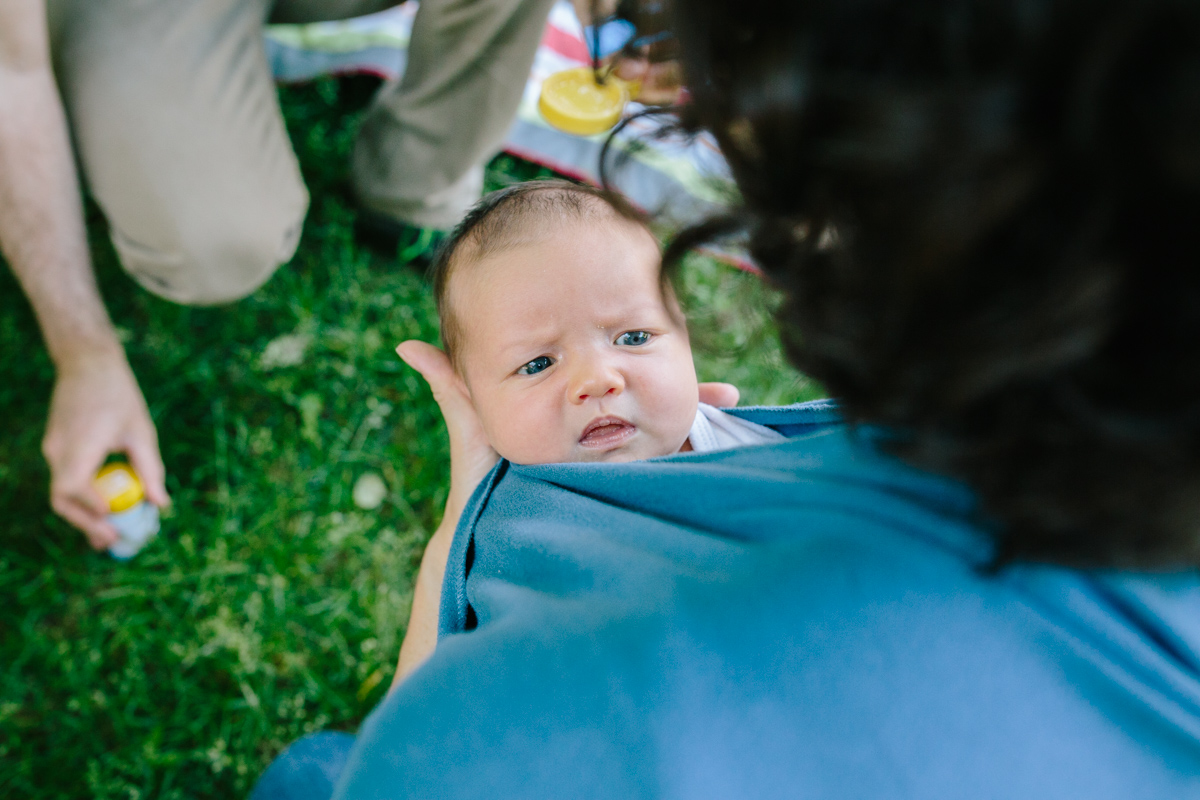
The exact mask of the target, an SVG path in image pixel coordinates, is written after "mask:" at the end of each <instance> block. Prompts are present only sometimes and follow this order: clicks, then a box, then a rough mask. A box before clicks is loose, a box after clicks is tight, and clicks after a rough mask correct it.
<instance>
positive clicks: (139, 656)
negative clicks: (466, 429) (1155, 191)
mask: <svg viewBox="0 0 1200 800" xmlns="http://www.w3.org/2000/svg"><path fill="white" fill-rule="evenodd" d="M281 95H282V98H283V104H284V110H285V116H286V118H287V121H288V124H289V128H290V130H291V132H292V136H293V140H294V142H295V145H296V149H297V152H298V154H299V155H300V160H301V164H302V166H303V168H304V171H305V177H306V180H307V181H308V183H309V187H310V190H311V192H312V197H313V203H312V210H311V211H310V213H309V217H308V220H307V223H306V225H305V230H304V238H303V240H302V242H301V245H300V249H299V252H298V253H297V255H296V257H295V259H294V260H293V261H292V263H291V264H289V265H288V266H286V267H285V268H283V269H282V270H280V272H279V274H278V275H277V276H276V277H275V278H273V279H272V280H271V281H270V282H269V283H268V284H267V285H266V286H265V287H264V288H263V289H262V290H260V291H259V292H257V293H255V294H254V295H253V296H252V297H250V298H248V299H246V300H245V301H243V302H241V303H238V304H236V305H234V306H231V307H228V308H220V309H196V308H185V307H181V306H176V305H172V304H170V303H167V302H165V301H162V300H158V299H156V298H154V297H152V296H150V295H149V294H147V293H146V292H144V291H142V290H140V289H139V288H137V287H136V286H135V285H134V284H133V283H132V282H131V281H130V280H129V279H128V278H126V277H125V276H124V274H123V273H122V272H121V271H120V269H119V267H118V265H117V263H116V260H115V257H114V255H113V253H112V250H111V248H110V246H109V245H108V242H107V236H106V233H105V230H104V224H103V220H102V219H101V218H100V216H99V215H98V214H97V213H96V212H95V211H94V210H92V211H91V212H90V214H89V228H90V231H91V237H92V248H93V254H94V257H95V260H96V266H97V272H98V275H99V278H100V282H101V287H102V290H103V293H104V296H105V298H106V300H107V302H108V304H109V308H110V310H111V312H112V315H113V318H114V320H115V322H116V324H117V325H118V326H119V328H120V330H121V332H122V335H123V337H124V338H125V343H126V348H127V350H128V354H129V358H130V361H131V362H132V364H133V367H134V370H135V371H136V372H137V375H138V377H139V379H140V381H141V384H142V386H143V388H144V389H145V391H146V396H147V400H148V402H149V404H150V408H151V412H152V413H153V415H154V418H155V420H156V422H157V424H158V426H159V433H160V438H161V440H162V451H163V457H164V459H165V461H166V465H167V471H168V474H169V478H168V488H169V489H170V491H171V492H172V494H173V496H174V500H175V506H174V510H173V513H172V514H171V516H169V518H167V519H165V520H164V524H163V533H162V536H161V537H160V538H159V539H158V540H157V541H156V542H155V543H154V544H152V545H151V546H150V547H148V548H147V549H146V550H145V551H144V552H143V553H141V554H140V555H139V556H138V557H137V558H136V559H134V560H133V561H132V562H130V563H128V564H121V563H118V562H115V561H113V560H112V559H110V558H108V557H107V556H105V555H99V554H95V553H93V552H91V551H90V550H89V549H88V548H87V547H86V545H85V543H84V539H83V537H82V535H80V534H79V533H77V532H75V531H74V530H72V529H71V528H69V527H68V526H67V525H66V524H65V523H63V522H62V521H61V520H59V519H57V518H56V517H55V516H54V515H53V514H52V513H51V512H50V510H49V508H48V506H47V495H46V487H47V481H48V474H47V471H46V467H45V464H44V463H43V461H42V458H41V456H40V454H39V450H38V445H39V440H40V438H41V434H42V427H43V424H44V415H45V411H46V404H47V402H48V399H49V395H50V389H51V381H52V377H53V373H52V369H51V366H50V363H49V361H48V359H47V358H46V355H45V352H44V350H43V349H42V346H41V342H40V339H39V336H38V334H37V328H36V325H35V323H34V319H33V316H32V314H31V312H30V310H29V308H28V306H27V305H26V304H25V302H24V300H23V298H22V297H21V295H20V292H19V291H18V288H17V286H16V283H15V282H14V281H13V279H12V277H11V275H10V274H9V273H8V271H7V269H0V420H2V421H0V512H2V517H0V518H2V520H3V521H2V523H0V603H2V604H3V606H4V612H3V615H2V616H0V796H3V797H37V798H42V797H45V798H58V797H63V798H79V797H96V798H149V797H161V798H184V797H209V796H222V797H226V796H232V797H239V796H243V795H244V794H245V793H246V792H248V791H249V789H250V787H251V786H252V784H253V781H254V779H255V778H256V776H257V775H258V774H259V773H260V772H261V770H262V769H263V767H264V766H265V765H266V764H267V763H268V762H269V761H270V759H271V758H272V757H273V756H274V755H275V754H276V753H277V752H278V751H279V750H280V749H281V748H282V747H283V746H284V745H285V744H287V743H288V742H290V741H291V740H293V739H295V738H297V737H299V736H302V735H303V734H305V733H307V732H309V731H315V730H319V729H323V728H336V729H343V730H353V729H354V728H355V727H356V726H357V724H358V723H359V722H360V721H361V720H362V718H363V717H364V716H365V715H366V714H367V713H368V712H369V711H370V709H371V708H372V707H373V706H374V705H375V704H376V703H378V702H379V700H380V699H381V698H382V697H383V694H384V692H385V690H386V688H387V686H388V684H389V682H390V680H391V676H392V671H393V669H394V666H395V661H396V655H397V651H398V648H399V644H400V640H401V638H402V636H403V633H404V627H405V622H406V620H407V616H408V610H409V602H410V597H411V590H412V583H413V578H414V575H415V569H416V566H417V563H418V559H419V557H420V553H421V551H422V548H423V545H424V542H425V541H426V539H427V537H428V536H429V534H430V533H431V532H432V530H433V527H434V525H435V523H436V521H437V518H438V515H439V514H440V508H441V504H442V502H443V500H444V497H445V492H446V475H447V448H446V440H445V435H444V432H443V430H442V428H441V423H440V417H439V415H438V412H437V408H436V406H435V405H434V403H433V401H432V399H431V397H430V395H429V392H428V390H427V388H426V387H425V386H424V385H423V383H422V381H421V380H420V378H419V377H418V376H417V375H416V374H415V373H413V372H412V371H411V370H409V369H407V368H406V367H404V366H403V365H402V364H401V363H400V361H399V360H398V359H397V358H396V356H395V354H394V353H393V352H392V348H393V347H394V346H395V344H396V343H398V342H399V341H401V340H403V339H407V338H413V337H418V338H423V339H427V340H431V341H432V340H435V339H436V335H437V329H436V322H435V315H434V308H433V303H432V300H431V297H430V291H429V287H428V286H427V285H426V283H425V282H424V280H423V278H422V277H421V276H419V275H418V274H416V273H415V272H413V271H412V270H409V269H406V268H400V267H397V266H396V265H395V264H394V263H391V262H390V261H389V260H388V259H385V258H382V257H380V256H378V255H375V254H373V253H371V252H369V251H367V250H365V249H363V248H361V247H359V246H358V245H357V244H356V242H355V240H354V237H353V234H352V226H353V220H354V214H355V211H354V209H353V207H352V206H351V205H350V204H349V203H348V202H347V200H346V199H345V196H346V193H345V191H344V189H343V187H344V186H345V183H346V165H347V157H348V153H349V148H350V144H351V142H352V139H353V134H354V129H355V124H356V120H357V113H356V109H357V107H358V106H359V105H360V102H361V97H360V96H357V95H361V92H358V91H354V90H353V87H352V86H351V87H350V89H347V88H345V87H344V86H343V87H342V88H341V89H340V88H339V84H338V83H336V82H334V81H332V80H326V81H319V82H317V83H315V84H312V85H309V86H304V87H297V88H289V89H284V90H282V91H281ZM542 174H545V173H544V171H543V170H541V169H540V168H538V167H535V166H533V165H530V164H526V163H523V162H520V161H517V160H516V159H513V158H511V157H506V156H502V157H500V158H497V159H496V160H495V161H494V162H493V163H492V165H491V168H490V171H489V182H490V184H491V185H492V186H496V185H499V184H501V183H504V182H510V181H513V180H523V179H528V178H531V177H536V176H539V175H542ZM683 286H684V295H685V297H686V298H687V300H688V303H689V306H690V307H692V308H697V309H703V311H702V312H701V311H698V312H697V314H696V316H695V317H694V318H693V328H694V329H695V330H696V338H697V340H698V342H701V343H702V344H703V345H704V350H705V352H702V353H699V354H698V358H697V360H698V365H699V370H700V373H701V376H702V379H725V380H731V381H733V382H735V383H738V384H739V385H740V386H741V387H742V389H743V402H744V403H747V402H771V403H781V402H791V401H793V400H797V399H804V398H807V397H811V396H816V395H817V393H818V390H817V388H816V387H815V386H813V385H811V384H809V383H807V382H806V381H804V380H803V379H802V378H800V377H799V376H797V375H796V374H795V373H794V372H792V371H791V370H789V369H788V368H786V367H785V366H784V363H783V361H782V359H781V358H780V356H779V351H778V346H777V345H776V344H775V341H774V337H773V332H772V329H771V326H770V323H769V322H768V321H767V318H766V315H765V313H764V312H763V311H762V308H764V307H765V306H767V305H769V304H770V298H769V297H768V296H767V295H766V293H765V292H764V290H763V289H762V287H761V286H760V284H759V283H758V281H757V279H756V278H754V277H753V276H749V275H745V274H743V273H739V272H737V271H735V270H732V269H730V268H728V267H725V266H723V265H720V264H716V263H715V262H711V261H707V260H704V259H699V258H697V259H693V260H692V261H691V262H690V263H689V265H688V267H687V269H686V271H685V274H684V277H683ZM272 342H274V343H275V344H274V345H273V346H272V344H271V343H272ZM368 472H373V473H376V474H378V475H380V476H382V478H383V479H384V481H385V482H386V484H387V487H388V494H387V497H386V500H385V501H384V503H383V505H382V506H380V507H379V508H377V509H375V510H372V511H364V510H361V509H359V508H358V507H356V506H355V504H354V502H353V501H352V498H351V492H352V488H353V486H354V484H355V481H357V480H358V479H359V477H360V476H362V475H363V474H365V473H368Z"/></svg>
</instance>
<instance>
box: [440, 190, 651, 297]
mask: <svg viewBox="0 0 1200 800" xmlns="http://www.w3.org/2000/svg"><path fill="white" fill-rule="evenodd" d="M596 202H597V203H601V201H598V200H597V201H596ZM582 232H590V233H600V234H602V236H601V237H599V243H598V244H597V243H595V237H589V238H590V239H592V241H593V246H600V247H606V248H612V249H619V248H624V247H627V246H628V245H630V244H631V243H632V244H633V245H634V247H636V248H638V249H641V248H642V247H644V248H645V250H646V252H647V253H653V255H652V256H651V257H649V258H647V259H645V260H644V262H643V261H642V260H640V259H639V263H644V264H645V266H646V271H647V274H648V276H649V277H651V278H652V279H653V280H652V281H651V282H650V284H648V286H649V285H653V286H654V287H655V288H657V285H658V280H659V276H660V272H661V262H660V260H659V259H658V257H657V254H658V248H659V246H658V240H657V239H656V238H655V236H654V234H653V233H652V232H651V231H650V230H649V229H648V228H647V227H646V226H645V225H642V224H641V223H639V222H636V221H634V220H631V219H627V218H625V217H622V216H620V215H619V214H617V213H616V212H615V211H611V210H610V211H609V213H608V214H605V215H596V216H589V217H584V218H581V217H579V216H574V215H566V214H564V215H562V216H561V217H559V218H557V219H551V218H549V217H548V216H547V215H543V216H541V217H540V218H537V219H529V220H522V221H520V222H517V223H515V224H514V225H512V226H510V227H509V229H508V230H506V231H505V233H504V236H503V238H502V239H500V238H490V239H489V240H486V241H483V242H463V243H462V244H461V245H460V249H459V252H458V253H456V254H455V259H454V261H455V263H454V265H453V269H452V271H451V274H450V278H449V280H448V281H447V285H446V299H447V300H450V299H451V298H452V297H453V295H454V294H456V293H460V292H461V291H462V290H463V288H464V287H466V286H470V287H472V289H474V288H476V287H486V286H487V285H488V284H489V283H491V282H493V281H494V280H495V279H496V278H497V276H498V274H499V272H500V270H499V269H497V267H498V265H499V264H500V263H501V262H503V264H504V270H503V272H504V273H505V275H506V277H508V278H512V277H513V273H514V272H515V273H516V275H517V276H521V277H528V278H531V279H538V278H539V276H542V275H544V274H545V270H546V269H547V265H546V264H545V263H543V262H541V261H539V260H537V259H533V258H531V259H522V258H510V257H509V256H512V255H513V254H514V253H519V252H521V251H525V250H533V249H535V248H544V247H546V246H555V245H561V246H564V247H567V248H569V247H571V246H573V245H574V244H575V243H576V242H577V241H579V239H580V235H581V233H582ZM629 290H630V291H633V290H634V287H632V286H630V287H629ZM472 294H473V295H475V294H477V292H474V291H472ZM478 294H482V297H481V298H480V299H484V300H486V299H487V298H488V293H487V292H486V291H484V292H482V293H478Z"/></svg>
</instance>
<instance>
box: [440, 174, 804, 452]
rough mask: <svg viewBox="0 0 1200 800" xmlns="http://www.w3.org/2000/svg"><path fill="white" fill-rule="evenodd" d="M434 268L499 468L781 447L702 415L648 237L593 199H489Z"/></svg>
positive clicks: (627, 216) (451, 340)
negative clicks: (508, 464)
mask: <svg viewBox="0 0 1200 800" xmlns="http://www.w3.org/2000/svg"><path fill="white" fill-rule="evenodd" d="M433 269H434V289H435V293H436V296H437V304H438V315H439V317H440V320H441V327H442V340H443V342H444V345H445V351H446V354H447V355H448V356H449V358H450V362H451V364H452V365H453V366H454V368H455V372H456V373H457V374H458V375H459V376H460V377H461V378H462V381H463V383H464V384H465V387H466V389H467V392H468V394H469V396H470V398H471V403H472V405H473V406H474V409H475V411H476V413H477V414H478V415H479V421H480V423H481V424H482V426H483V430H484V431H485V433H486V435H487V438H488V441H489V442H490V443H491V445H492V447H493V448H495V450H496V452H497V453H499V454H500V455H501V456H502V457H504V458H506V459H508V460H509V461H512V462H514V463H517V464H544V463H550V462H559V461H613V462H616V461H633V460H636V459H644V458H653V457H655V456H665V455H670V454H672V453H678V452H680V451H687V450H698V451H704V450H714V449H717V448H719V447H729V446H735V445H739V444H751V443H754V442H759V441H768V440H771V439H774V438H781V437H779V435H778V434H776V433H775V432H774V431H771V430H770V429H768V428H764V427H762V426H759V425H752V424H751V423H748V422H744V421H742V420H741V419H738V418H736V417H733V416H730V415H728V414H724V413H723V412H720V411H717V410H716V409H715V408H712V407H707V408H705V407H703V406H700V405H699V402H698V398H699V394H698V388H697V382H696V370H695V367H694V365H693V363H692V351H691V347H690V345H689V343H688V332H687V324H686V322H685V320H684V317H683V313H682V311H681V310H680V308H679V304H678V303H677V302H676V300H675V297H674V294H673V292H672V291H671V289H670V286H669V284H667V283H666V282H665V281H664V280H663V276H662V270H661V258H660V252H659V244H658V241H657V239H655V237H654V235H653V234H652V233H651V232H650V230H649V229H648V228H647V227H646V226H645V224H644V223H643V222H642V220H641V219H640V218H639V217H638V216H637V215H636V212H634V211H633V210H632V209H628V208H625V207H623V206H622V205H620V202H619V201H617V200H615V199H610V198H609V197H608V196H607V195H605V194H604V193H602V192H600V191H599V190H597V189H593V188H591V187H587V186H577V185H575V184H571V183H567V182H566V181H535V182H531V183H524V184H518V185H516V186H513V187H510V188H508V189H505V190H502V191H499V192H495V193H493V194H491V195H489V196H488V197H487V198H486V199H484V200H483V201H482V202H481V203H480V204H479V205H477V206H476V207H475V208H474V209H473V210H472V211H471V212H470V213H469V214H468V215H467V216H466V218H465V219H464V220H463V221H462V223H461V224H460V225H459V226H458V228H457V229H456V230H455V231H454V233H453V234H452V236H451V238H450V239H449V241H447V243H446V245H445V246H444V247H443V248H442V250H441V252H440V253H439V255H438V258H437V260H436V262H435V263H434V268H433Z"/></svg>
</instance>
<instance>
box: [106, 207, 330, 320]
mask: <svg viewBox="0 0 1200 800" xmlns="http://www.w3.org/2000/svg"><path fill="white" fill-rule="evenodd" d="M260 208H261V207H260ZM306 210H307V197H306V196H305V199H304V202H303V203H302V204H301V205H300V207H299V209H296V210H293V211H292V213H290V214H282V215H264V214H263V213H261V211H260V212H259V213H247V214H228V213H220V214H215V215H211V216H210V217H209V218H208V219H207V220H205V221H203V222H201V221H199V220H196V219H191V220H179V224H178V225H176V226H174V229H173V231H172V233H173V234H174V235H172V236H166V237H162V236H154V237H153V238H154V239H156V240H157V241H156V242H155V243H154V244H149V243H147V242H145V241H138V240H137V239H135V238H133V237H132V236H130V235H127V234H125V233H123V232H122V231H121V230H120V229H119V228H118V227H117V226H115V225H114V226H113V228H112V241H113V246H114V247H115V249H116V251H117V255H118V256H119V257H120V260H121V264H122V266H123V267H124V269H125V271H126V272H128V273H129V274H130V275H131V276H132V277H133V278H134V279H135V280H136V281H137V282H138V283H140V284H141V285H142V286H143V287H144V288H145V289H147V290H148V291H150V292H151V293H153V294H156V295H158V296H159V297H163V298H165V299H167V300H171V301H174V302H176V303H183V304H185V305H219V304H223V303H231V302H234V301H237V300H241V299H242V298H244V297H246V296H247V295H249V294H250V293H252V292H253V291H255V290H256V289H258V288H259V287H260V286H262V285H263V284H264V283H266V282H267V280H268V279H269V278H270V277H271V276H272V275H273V274H274V273H275V271H276V270H277V269H278V268H279V266H280V265H282V264H284V263H286V262H287V261H289V260H290V259H291V257H292V255H293V254H294V253H295V251H296V246H297V244H299V241H300V232H301V229H302V227H303V223H304V214H305V211H306ZM271 217H276V218H271Z"/></svg>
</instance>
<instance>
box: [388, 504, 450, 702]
mask: <svg viewBox="0 0 1200 800" xmlns="http://www.w3.org/2000/svg"><path fill="white" fill-rule="evenodd" d="M457 524H458V515H457V514H456V515H454V516H453V517H452V518H451V517H449V516H448V517H446V518H445V519H443V520H442V524H441V525H439V526H438V529H437V531H436V532H435V533H434V534H433V537H432V538H431V539H430V540H429V544H428V545H426V547H425V555H423V556H422V557H421V569H420V571H418V573H417V585H416V587H415V588H414V589H413V603H412V613H411V614H410V615H409V618H408V630H407V631H406V632H405V634H404V642H403V643H402V644H401V645H400V661H399V663H398V664H397V665H396V676H395V678H393V679H392V688H393V689H394V688H395V687H396V686H397V685H399V684H400V682H401V681H403V680H404V679H405V678H406V677H408V675H409V674H410V673H411V672H412V671H413V670H415V669H416V668H417V667H419V666H421V665H422V664H423V663H425V661H426V660H427V659H428V658H429V657H430V656H431V655H433V651H434V648H435V647H436V646H437V629H438V612H439V610H440V607H441V595H442V581H443V579H444V578H445V576H446V560H447V558H448V557H449V555H450V543H451V541H452V540H453V538H454V528H455V526H456V525H457Z"/></svg>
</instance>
